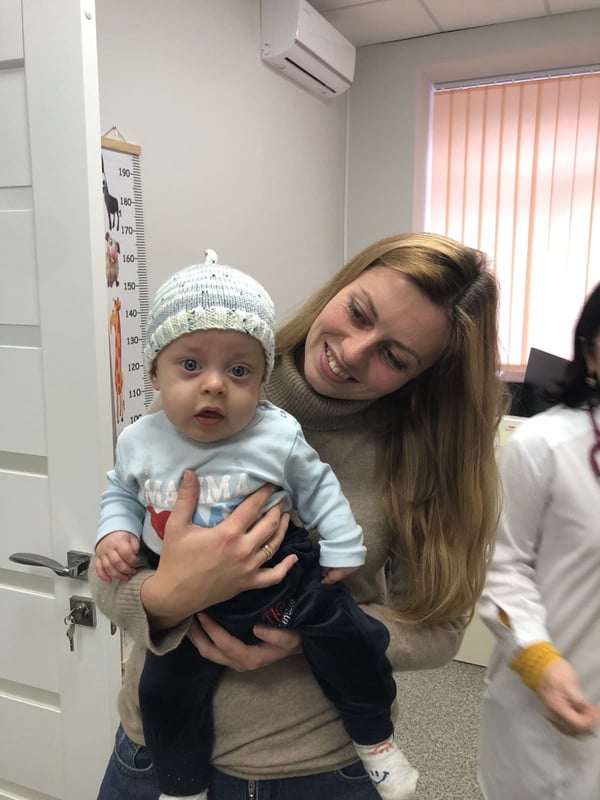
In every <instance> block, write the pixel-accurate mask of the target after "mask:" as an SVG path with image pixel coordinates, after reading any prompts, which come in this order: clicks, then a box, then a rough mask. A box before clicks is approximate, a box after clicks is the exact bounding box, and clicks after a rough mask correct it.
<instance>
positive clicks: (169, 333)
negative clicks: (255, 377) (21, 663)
mask: <svg viewBox="0 0 600 800" xmlns="http://www.w3.org/2000/svg"><path fill="white" fill-rule="evenodd" d="M205 255H206V261H205V263H204V264H194V265H193V266H191V267H186V268H185V269H182V270H180V271H179V272H176V273H175V274H174V275H172V276H171V277H170V278H169V280H168V281H166V282H165V283H163V285H162V286H161V287H160V289H159V290H158V291H157V293H156V296H155V298H154V301H153V303H152V305H151V307H150V314H149V315H148V323H147V326H146V345H145V347H144V361H145V366H146V369H147V370H148V372H150V371H151V368H152V364H153V363H154V359H155V358H156V356H157V355H158V354H159V353H160V351H161V350H162V349H163V348H165V347H166V346H167V345H168V344H171V342H174V341H175V339H179V337H180V336H183V335H184V334H186V333H194V332H195V331H204V330H211V329H217V330H224V331H238V332H239V333H246V334H248V336H252V337H253V338H255V339H257V340H258V341H259V342H260V343H261V345H262V348H263V350H264V352H265V380H268V378H269V375H270V374H271V370H272V368H273V361H274V358H275V309H274V307H273V301H272V300H271V298H270V296H269V294H268V293H267V291H266V290H265V289H264V288H263V287H262V286H261V285H260V283H258V281H255V280H254V278H251V277H250V276H249V275H246V274H245V273H244V272H240V271H239V270H237V269H234V268H233V267H229V266H226V265H224V264H218V263H217V254H216V253H215V251H214V250H207V251H206V252H205Z"/></svg>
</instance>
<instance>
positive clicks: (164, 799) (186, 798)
mask: <svg viewBox="0 0 600 800" xmlns="http://www.w3.org/2000/svg"><path fill="white" fill-rule="evenodd" d="M207 798H208V789H207V790H205V791H204V792H200V794H185V795H181V796H180V795H177V794H161V796H160V797H159V799H158V800H207Z"/></svg>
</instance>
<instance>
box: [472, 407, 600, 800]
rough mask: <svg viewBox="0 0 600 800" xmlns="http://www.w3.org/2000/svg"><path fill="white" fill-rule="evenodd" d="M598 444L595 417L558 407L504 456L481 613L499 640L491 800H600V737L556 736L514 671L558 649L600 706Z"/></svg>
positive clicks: (488, 764)
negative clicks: (543, 644)
mask: <svg viewBox="0 0 600 800" xmlns="http://www.w3.org/2000/svg"><path fill="white" fill-rule="evenodd" d="M599 415H600V412H597V414H596V420H597V421H598V418H599ZM594 442H595V436H594V433H593V430H592V425H591V420H590V418H589V415H588V412H587V410H583V409H570V408H566V407H564V406H556V407H555V408H552V409H550V410H548V411H545V412H543V413H542V414H538V415H536V416H535V417H532V418H531V419H529V420H526V421H525V422H524V423H523V424H522V425H521V426H520V427H519V428H518V430H517V431H516V432H515V433H513V434H512V436H511V438H510V439H509V440H508V442H507V443H506V444H505V445H504V447H503V449H502V452H501V454H500V466H501V473H502V483H503V487H504V501H503V511H502V517H501V521H500V526H499V530H498V538H497V542H496V547H495V552H494V558H493V563H492V565H491V566H490V569H489V571H488V576H487V580H486V586H485V590H484V592H483V595H482V597H481V600H480V603H479V605H478V612H479V614H480V616H481V618H482V619H483V621H484V622H485V624H486V625H487V626H488V627H489V628H490V630H491V631H492V633H493V634H494V635H495V636H496V639H497V644H496V646H495V648H494V651H493V654H492V657H491V660H490V664H489V667H488V670H487V673H486V678H485V689H484V693H483V701H482V712H481V733H480V745H479V779H480V783H481V787H482V790H483V793H484V796H485V798H486V800H600V736H599V732H596V734H595V735H593V736H587V737H583V738H577V739H573V738H570V737H567V736H564V735H563V734H561V733H559V732H558V731H557V730H556V729H555V728H554V727H553V726H552V725H551V724H550V723H549V722H548V721H547V720H546V719H545V717H544V715H543V711H542V704H541V703H540V701H539V699H538V697H537V695H536V694H535V693H534V692H533V691H531V690H530V689H528V688H527V687H526V686H525V685H524V684H523V683H522V681H521V679H520V678H519V676H518V675H517V674H516V673H515V672H514V671H513V670H512V669H510V667H509V663H510V661H511V660H512V658H513V657H514V656H515V654H516V653H517V652H518V651H519V650H520V649H521V648H523V647H527V646H528V645H530V644H533V643H534V642H538V641H550V642H552V643H553V644H554V645H555V647H557V648H558V650H559V651H560V652H561V653H562V655H563V656H564V657H565V658H566V659H567V661H568V662H569V663H570V664H571V666H572V667H573V669H574V670H575V672H576V674H577V676H578V678H579V682H580V685H581V688H582V691H583V694H584V696H585V697H586V699H587V700H588V701H589V702H592V703H595V704H598V705H600V483H599V481H598V479H597V478H596V476H595V475H594V473H593V471H592V468H591V466H590V460H589V459H590V455H589V452H590V448H591V447H592V445H593V444H594ZM498 609H503V610H504V611H505V612H506V614H507V616H508V618H509V620H510V626H511V627H510V628H508V627H506V626H505V625H504V624H503V623H502V622H501V620H500V619H499V616H498Z"/></svg>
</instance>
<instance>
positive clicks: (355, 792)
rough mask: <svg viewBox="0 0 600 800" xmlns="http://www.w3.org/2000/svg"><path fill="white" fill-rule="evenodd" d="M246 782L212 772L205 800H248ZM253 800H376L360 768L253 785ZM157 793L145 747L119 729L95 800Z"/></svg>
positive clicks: (138, 798)
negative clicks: (207, 797)
mask: <svg viewBox="0 0 600 800" xmlns="http://www.w3.org/2000/svg"><path fill="white" fill-rule="evenodd" d="M248 789H249V784H248V781H242V780H239V779H238V778H231V777H229V775H225V774H223V773H222V772H219V771H218V770H214V773H213V779H212V782H211V785H210V788H209V793H208V796H209V800H249V798H250V797H251V795H250V794H249V791H248ZM254 791H255V795H254V797H255V800H307V798H310V800H379V795H378V794H377V791H376V789H375V787H374V786H373V784H372V783H371V780H370V778H369V776H368V775H367V774H366V772H365V770H364V768H363V766H362V764H361V763H360V762H357V763H356V764H351V765H350V766H349V767H344V769H341V770H336V771H335V772H322V773H320V774H319V775H309V776H306V777H304V778H285V779H282V780H272V781H256V782H255V786H254ZM159 795H160V790H159V788H158V780H157V777H156V773H155V771H154V767H153V765H152V757H151V755H150V751H149V750H148V748H147V747H142V746H141V745H139V744H135V742H132V741H131V739H130V738H129V737H128V736H127V734H126V733H125V732H124V730H123V728H122V727H121V726H119V729H118V730H117V735H116V737H115V747H114V750H113V752H112V755H111V757H110V761H109V762H108V767H107V768H106V773H105V775H104V780H103V781H102V786H101V787H100V792H99V794H98V798H97V800H158V797H159Z"/></svg>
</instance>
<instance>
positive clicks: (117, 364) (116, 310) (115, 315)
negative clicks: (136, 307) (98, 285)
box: [108, 297, 125, 422]
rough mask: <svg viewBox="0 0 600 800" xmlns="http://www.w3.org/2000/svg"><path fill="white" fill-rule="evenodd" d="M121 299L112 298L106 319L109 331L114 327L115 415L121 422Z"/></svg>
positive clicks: (123, 403) (122, 415) (122, 410)
mask: <svg viewBox="0 0 600 800" xmlns="http://www.w3.org/2000/svg"><path fill="white" fill-rule="evenodd" d="M120 312H121V301H120V300H119V298H118V297H115V298H113V310H112V313H111V315H110V317H109V320H108V325H109V332H110V331H112V330H113V329H114V332H115V349H114V356H115V360H114V390H115V416H116V420H117V422H123V417H124V414H125V400H124V398H123V366H122V354H121V313H120Z"/></svg>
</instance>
